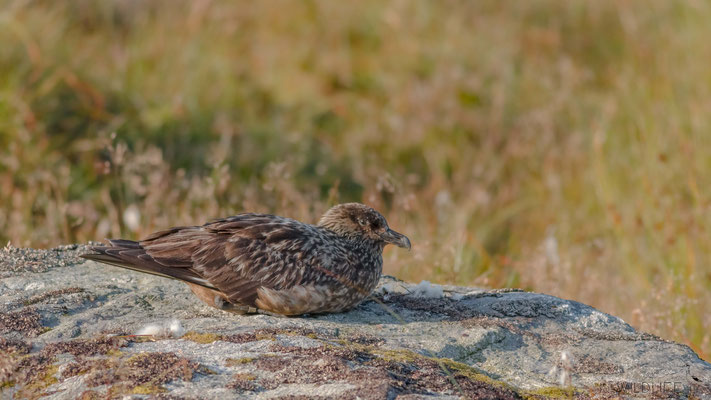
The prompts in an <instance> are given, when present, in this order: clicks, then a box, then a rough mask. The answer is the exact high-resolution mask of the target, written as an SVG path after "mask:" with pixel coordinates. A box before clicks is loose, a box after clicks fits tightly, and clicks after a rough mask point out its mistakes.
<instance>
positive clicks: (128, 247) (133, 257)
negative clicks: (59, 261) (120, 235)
mask: <svg viewBox="0 0 711 400" xmlns="http://www.w3.org/2000/svg"><path fill="white" fill-rule="evenodd" d="M108 242H109V245H108V246H91V249H92V250H93V251H95V252H96V253H97V254H82V255H81V257H82V258H86V259H87V260H92V261H96V262H100V263H104V264H109V265H113V266H116V267H121V268H125V269H130V270H133V271H138V272H143V273H146V274H151V275H156V276H161V277H164V278H170V279H177V280H180V281H184V282H189V283H193V284H196V285H200V286H203V287H206V288H208V289H215V287H214V286H213V285H212V284H210V283H209V282H208V281H207V280H205V279H204V278H202V277H200V276H199V275H198V274H196V273H195V272H193V270H192V269H191V268H190V267H192V261H188V260H174V259H171V260H164V259H156V258H154V257H152V256H151V255H150V254H148V253H147V252H146V249H144V248H143V247H142V246H141V244H140V243H139V242H135V241H132V240H125V239H108Z"/></svg>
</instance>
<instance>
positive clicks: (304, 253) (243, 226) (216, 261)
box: [140, 214, 320, 306]
mask: <svg viewBox="0 0 711 400" xmlns="http://www.w3.org/2000/svg"><path fill="white" fill-rule="evenodd" d="M319 243H320V241H319V237H318V232H317V231H316V230H315V228H314V227H312V226H311V225H306V224H303V223H300V222H298V221H294V220H291V219H287V218H281V217H276V216H273V215H264V214H240V215H237V216H234V217H230V218H226V219H222V220H217V221H213V222H211V223H208V224H206V225H203V226H201V227H190V228H174V229H171V230H168V231H163V232H158V233H156V234H154V235H151V236H150V237H148V238H146V239H145V240H143V241H141V242H140V246H141V248H142V249H144V251H145V255H146V256H148V257H150V258H151V259H152V260H153V261H154V262H155V263H158V264H160V265H172V266H174V267H175V268H178V269H188V270H189V271H190V272H191V273H194V274H195V275H197V276H199V277H200V278H202V279H204V280H205V281H207V282H208V283H209V285H210V286H212V287H214V288H216V289H217V290H219V291H220V292H222V293H223V294H224V295H225V297H226V298H227V299H228V300H229V301H230V302H233V303H240V304H244V305H249V306H255V300H256V299H257V296H258V290H259V289H260V288H269V289H274V290H281V289H285V288H290V287H294V286H296V285H299V284H300V283H301V281H302V279H303V277H304V274H305V273H307V272H309V271H310V269H309V268H308V265H309V264H311V263H313V261H314V257H315V256H316V252H317V249H318V247H319Z"/></svg>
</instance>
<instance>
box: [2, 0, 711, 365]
mask: <svg viewBox="0 0 711 400" xmlns="http://www.w3.org/2000/svg"><path fill="white" fill-rule="evenodd" d="M710 19H711V7H709V5H708V4H706V3H704V2H667V1H662V0H659V1H647V0H645V1H641V0H640V1H627V2H616V1H595V2H587V1H577V0H572V1H565V2H560V1H525V2H522V1H477V2H463V1H442V2H439V1H418V2H387V3H386V2H376V1H364V2H357V3H340V2H339V3H334V2H328V1H311V2H270V1H264V2H236V3H235V2H208V1H195V2H188V1H177V2H176V1H167V0H165V1H158V0H155V1H146V2H119V1H116V2H113V1H105V2H99V1H88V0H84V1H74V2H49V1H35V2H23V1H14V0H10V1H8V2H7V4H6V5H5V6H3V7H2V10H0V43H3V45H2V46H0V210H2V213H0V240H2V241H3V242H5V241H8V240H10V241H12V243H13V244H15V245H22V246H24V245H27V246H53V245H57V244H60V243H67V242H84V241H87V240H96V239H102V238H104V237H118V236H125V237H132V238H137V237H141V236H143V235H146V234H147V233H149V232H151V231H153V230H157V229H161V228H165V227H168V226H172V225H177V224H196V223H202V222H204V221H206V220H208V219H211V218H215V217H218V216H224V215H227V214H231V213H235V212H240V211H244V210H249V211H267V212H276V213H279V214H283V215H288V216H292V217H295V218H299V219H305V220H310V221H315V220H316V219H317V217H318V216H319V215H320V213H322V212H323V211H324V210H325V209H326V208H327V207H328V206H329V205H331V204H333V203H336V202H342V201H363V202H366V203H369V204H371V205H373V206H375V207H376V208H378V209H380V210H381V211H383V213H384V214H386V216H387V217H388V220H389V221H390V223H391V225H392V226H393V227H395V228H396V229H398V230H399V231H402V232H404V233H406V234H408V235H409V236H410V238H411V239H412V241H413V244H414V247H413V251H412V252H411V253H407V252H402V251H398V250H386V254H385V263H386V272H387V273H390V274H395V275H397V276H398V277H400V278H403V279H407V280H419V279H429V280H432V281H437V282H451V283H457V284H467V285H487V286H492V287H501V286H520V287H524V288H528V289H533V290H537V291H542V292H546V293H550V294H554V295H558V296H562V297H567V298H574V299H576V300H579V301H582V302H586V303H589V304H591V305H593V306H596V307H598V308H601V309H602V310H604V311H607V312H610V313H613V314H616V315H619V316H621V317H622V318H624V319H625V320H627V321H629V322H630V323H632V324H633V325H634V326H636V327H638V328H641V329H644V330H647V331H650V332H653V333H656V334H658V335H661V336H663V337H666V338H670V339H674V340H678V341H681V342H684V343H687V344H689V345H691V346H692V347H693V348H694V349H695V350H696V351H698V352H699V353H700V354H701V355H702V356H703V357H706V358H708V356H709V354H711V353H710V352H711V333H709V330H708V326H711V316H710V315H711V314H709V313H708V312H706V310H705V309H704V306H705V305H706V304H709V302H710V301H711V294H709V292H710V291H709V287H710V286H711V272H709V271H710V270H709V265H711V240H710V239H711V237H710V234H709V231H708V229H709V219H710V218H709V211H710V208H711V173H709V172H708V171H710V170H711V157H709V154H711V135H709V132H708V130H709V127H710V126H711V124H710V122H711V114H710V113H708V111H707V110H709V109H711V69H709V68H708V65H711V48H709V46H707V38H708V37H710V36H711V25H709V24H708V21H709V20H710ZM135 210H138V211H139V212H140V216H139V218H138V221H137V222H138V223H137V224H134V223H131V221H128V223H127V222H126V221H124V215H126V214H131V213H135V212H134V211H135Z"/></svg>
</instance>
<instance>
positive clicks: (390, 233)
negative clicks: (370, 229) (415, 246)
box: [380, 228, 411, 250]
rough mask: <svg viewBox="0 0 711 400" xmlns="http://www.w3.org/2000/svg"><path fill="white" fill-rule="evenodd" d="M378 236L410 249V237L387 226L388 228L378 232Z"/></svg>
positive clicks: (386, 241) (385, 240)
mask: <svg viewBox="0 0 711 400" xmlns="http://www.w3.org/2000/svg"><path fill="white" fill-rule="evenodd" d="M380 238H381V239H383V241H384V242H385V243H390V244H394V245H395V246H398V247H402V248H405V249H408V250H410V247H411V246H410V239H408V238H407V236H405V235H403V234H402V233H398V232H395V231H394V230H392V229H389V228H388V230H386V231H385V232H383V233H381V234H380Z"/></svg>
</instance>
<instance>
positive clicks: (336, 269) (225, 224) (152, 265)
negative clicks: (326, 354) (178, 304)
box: [81, 203, 411, 316]
mask: <svg viewBox="0 0 711 400" xmlns="http://www.w3.org/2000/svg"><path fill="white" fill-rule="evenodd" d="M107 242H108V243H107V244H106V245H102V246H91V247H90V248H91V250H92V251H93V253H87V254H83V255H81V257H83V258H86V259H89V260H93V261H97V262H100V263H105V264H110V265H113V266H118V267H122V268H127V269H130V270H134V271H139V272H144V273H148V274H153V275H158V276H161V277H166V278H172V279H177V280H179V281H183V282H185V283H187V284H188V286H189V287H190V289H191V290H192V292H193V293H194V294H195V295H196V296H197V297H198V299H200V300H202V301H203V302H205V303H206V304H208V305H209V306H212V307H215V308H217V309H220V310H223V311H228V312H233V313H238V314H255V313H263V314H270V315H277V316H296V315H303V314H323V313H337V312H343V311H346V310H348V309H351V308H353V307H355V306H356V305H358V304H359V303H361V302H362V301H363V300H364V299H365V298H367V297H368V296H369V295H370V294H371V293H372V291H373V290H374V289H375V286H376V285H377V283H378V281H379V280H380V276H381V274H382V268H383V257H382V254H383V249H384V247H385V246H386V245H387V244H393V245H396V246H399V247H402V248H406V249H408V250H410V248H411V244H410V239H409V238H408V237H407V236H405V235H403V234H401V233H398V232H396V231H394V230H392V229H390V227H389V226H388V223H387V221H386V220H385V217H383V216H382V214H380V213H379V212H378V211H376V210H375V209H373V208H371V207H369V206H367V205H364V204H361V203H345V204H338V205H336V206H333V207H331V208H330V209H329V210H328V211H327V212H326V213H325V214H324V215H323V216H322V217H321V219H320V220H319V222H318V223H317V224H316V225H312V224H308V223H304V222H300V221H297V220H294V219H291V218H286V217H280V216H276V215H271V214H258V213H242V214H237V215H235V216H231V217H227V218H221V219H217V220H213V221H211V222H208V223H206V224H204V225H201V226H178V227H173V228H170V229H167V230H163V231H159V232H155V233H153V234H150V235H149V236H147V237H146V238H145V239H143V240H139V241H132V240H126V239H107Z"/></svg>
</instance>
